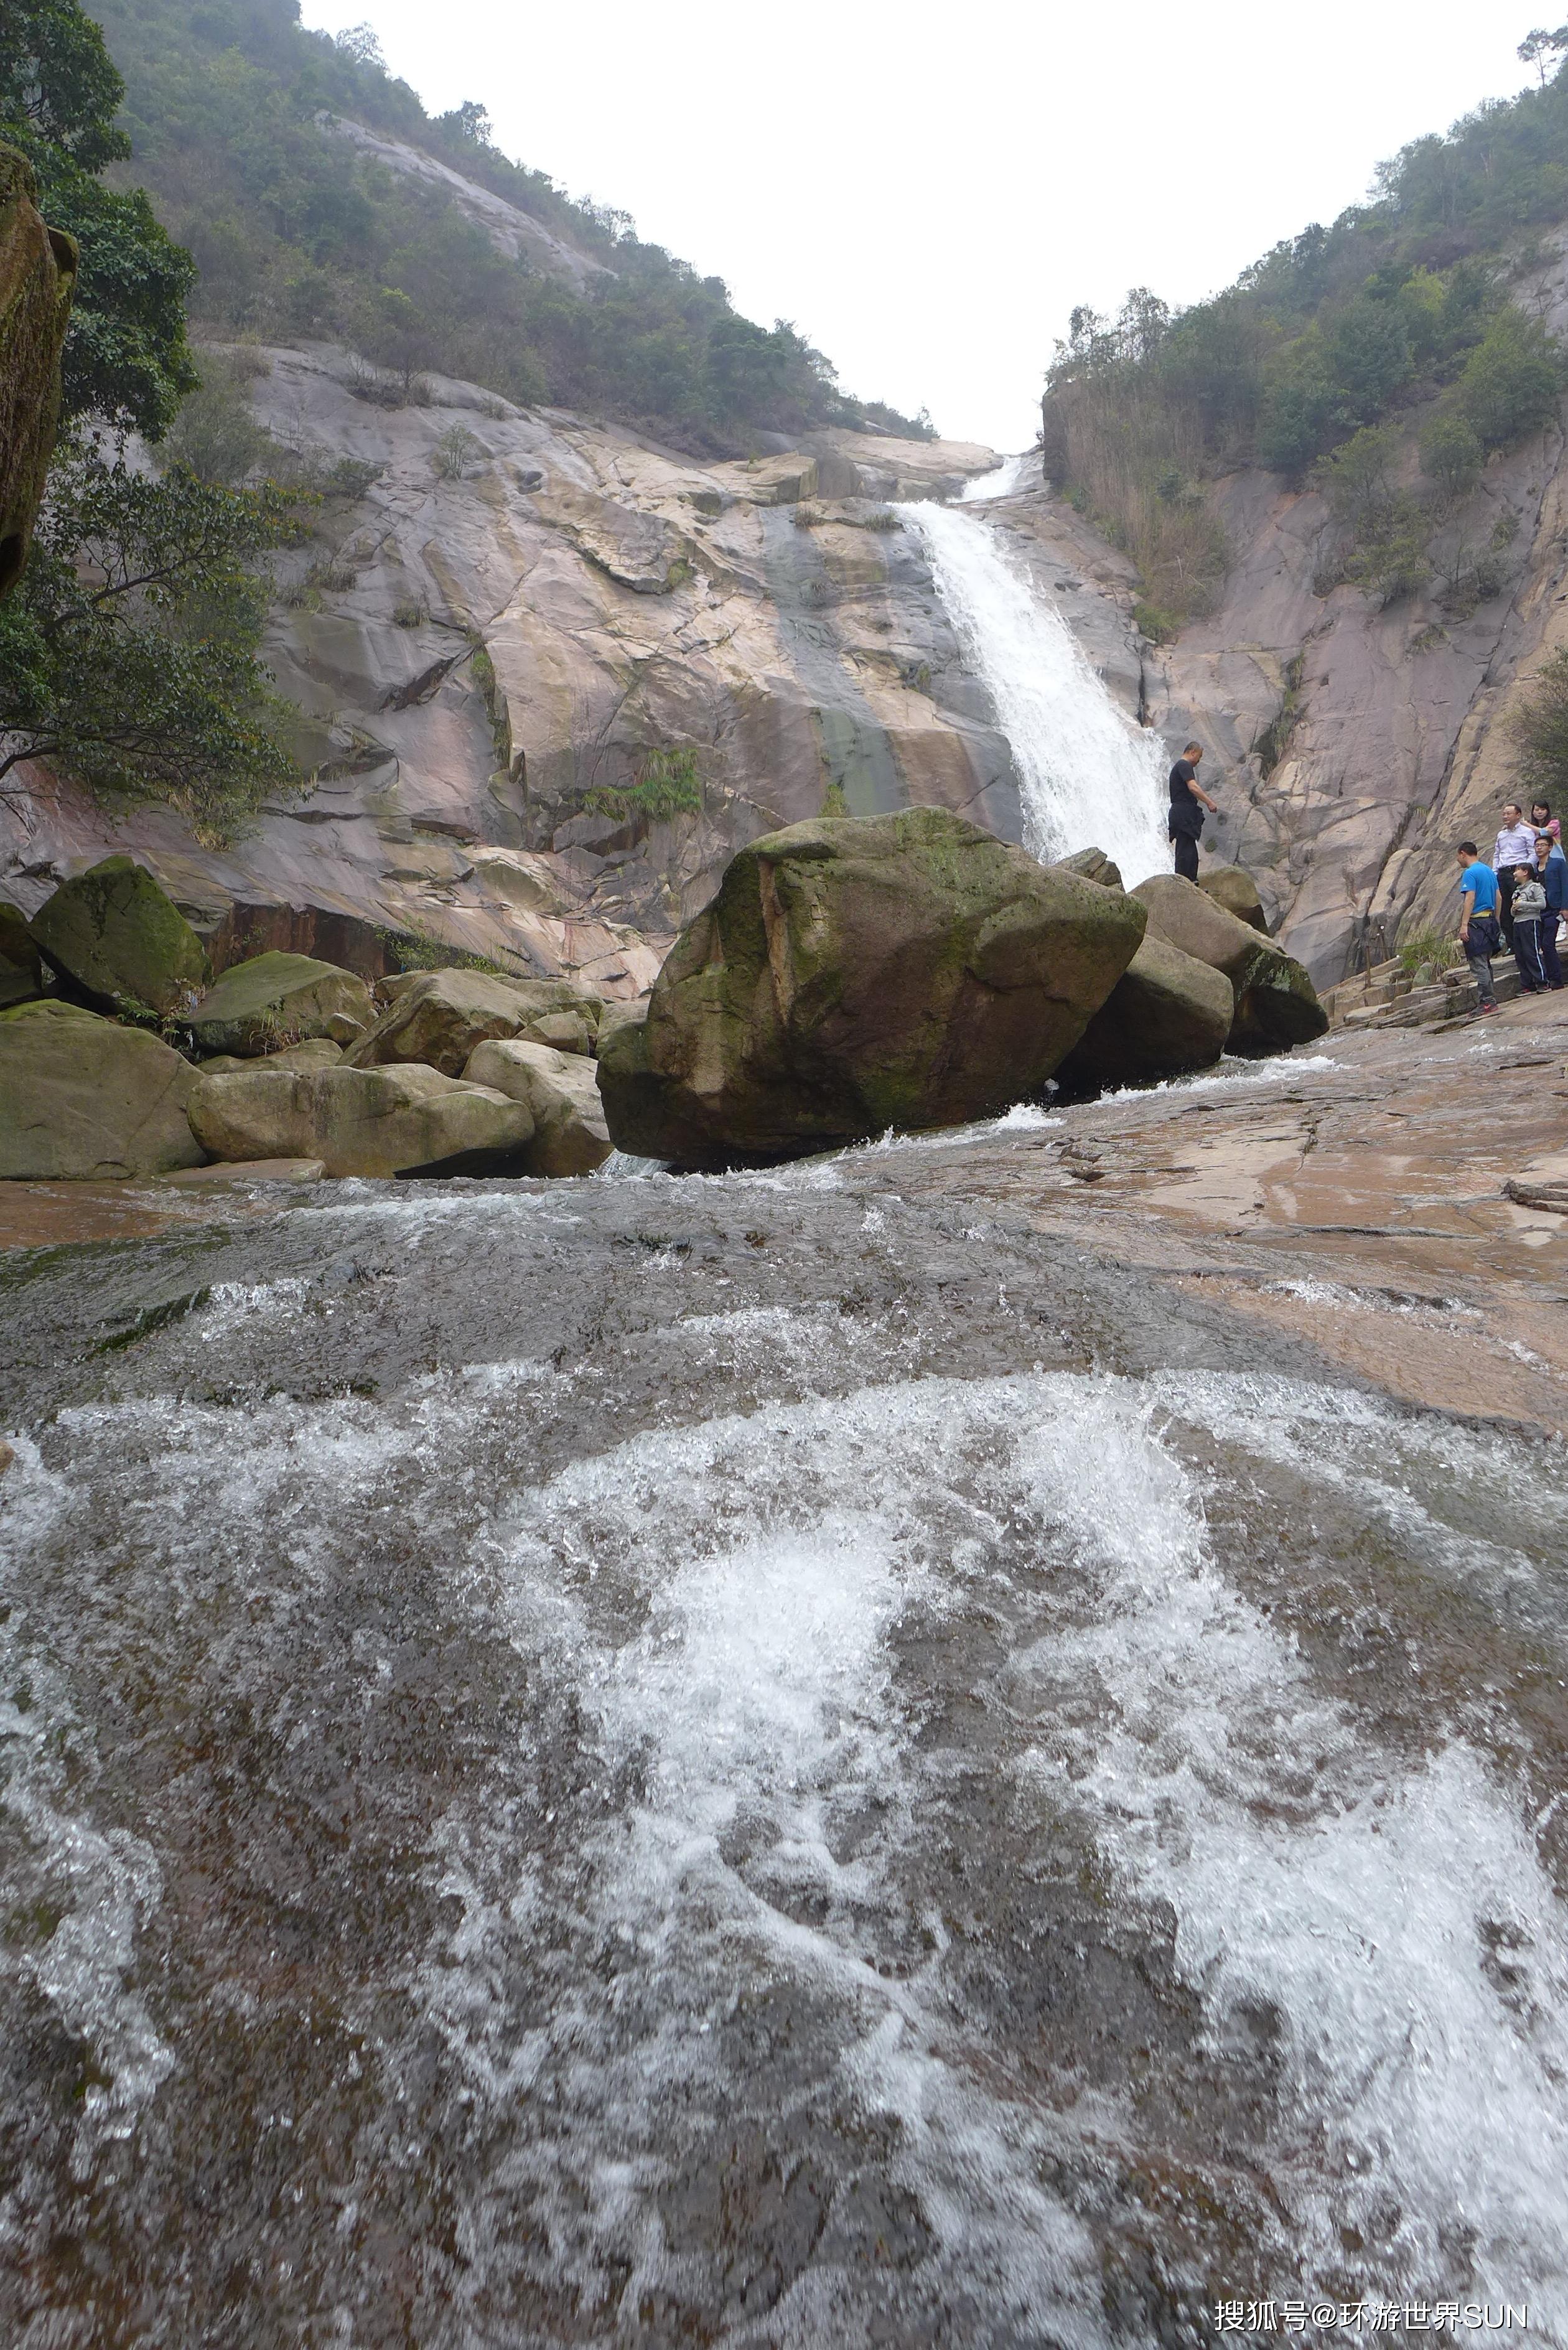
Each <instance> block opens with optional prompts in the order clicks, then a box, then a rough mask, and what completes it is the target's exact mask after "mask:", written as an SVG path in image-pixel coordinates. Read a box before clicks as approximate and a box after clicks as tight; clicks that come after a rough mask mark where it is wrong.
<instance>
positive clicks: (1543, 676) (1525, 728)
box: [1508, 647, 1568, 801]
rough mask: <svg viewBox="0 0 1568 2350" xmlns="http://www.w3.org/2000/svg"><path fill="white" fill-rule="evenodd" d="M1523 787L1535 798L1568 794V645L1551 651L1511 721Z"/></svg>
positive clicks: (1558, 797)
mask: <svg viewBox="0 0 1568 2350" xmlns="http://www.w3.org/2000/svg"><path fill="white" fill-rule="evenodd" d="M1508 731H1509V733H1510V734H1511V736H1512V737H1513V742H1514V747H1515V751H1516V753H1517V754H1518V755H1517V765H1518V770H1519V780H1520V787H1521V791H1523V792H1526V793H1528V794H1529V795H1530V797H1531V798H1532V799H1543V800H1547V801H1560V800H1562V799H1563V796H1564V795H1568V647H1564V648H1563V649H1561V650H1558V651H1557V652H1554V653H1552V654H1550V655H1548V657H1547V659H1546V660H1543V661H1542V664H1541V667H1540V669H1539V670H1538V671H1536V675H1535V680H1534V683H1533V684H1532V688H1531V691H1530V693H1529V696H1528V698H1527V699H1526V701H1525V702H1523V703H1522V704H1521V707H1520V708H1519V709H1518V710H1516V711H1515V712H1513V715H1512V716H1511V718H1510V719H1509V721H1508Z"/></svg>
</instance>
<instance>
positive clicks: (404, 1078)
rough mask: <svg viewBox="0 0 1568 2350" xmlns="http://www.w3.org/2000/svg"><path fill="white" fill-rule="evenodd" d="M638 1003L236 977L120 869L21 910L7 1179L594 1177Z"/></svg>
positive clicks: (503, 981)
mask: <svg viewBox="0 0 1568 2350" xmlns="http://www.w3.org/2000/svg"><path fill="white" fill-rule="evenodd" d="M616 1016H617V1007H614V1006H610V1005H607V1004H606V1003H604V1002H603V1001H602V999H601V998H600V997H598V996H597V995H595V994H592V993H589V992H588V991H587V990H586V989H583V988H580V987H578V986H576V985H575V984H574V983H572V982H570V981H567V980H539V979H514V978H510V977H507V976H505V975H504V974H503V973H501V972H487V971H475V970H457V969H447V970H435V971H416V972H401V973H400V974H398V975H397V976H395V977H392V978H388V979H381V980H378V981H376V982H375V983H369V982H368V981H366V980H365V979H363V978H361V977H360V976H359V975H358V973H356V972H350V971H344V970H340V969H338V968H337V966H336V965H334V964H331V963H326V962H317V961H315V960H314V959H313V958H311V957H309V956H306V955H295V954H280V953H268V954H261V955H256V956H254V957H252V958H251V959H250V960H249V961H248V962H241V963H237V964H234V965H232V966H231V967H230V968H229V969H228V970H226V971H224V972H222V973H221V974H220V975H219V976H218V978H217V979H216V980H214V979H213V976H212V973H211V971H210V969H209V966H208V962H207V956H206V951H205V949H204V948H203V946H202V941H201V939H200V938H199V937H198V936H197V934H196V932H195V931H193V930H192V928H191V925H190V924H189V923H188V922H187V921H186V920H185V918H184V916H183V915H182V913H181V912H180V910H179V909H178V907H176V906H175V905H174V904H173V903H172V901H171V899H169V898H168V897H167V896H166V895H165V893H164V891H163V890H162V889H161V888H160V887H159V885H158V883H157V881H156V880H155V879H153V877H152V875H151V874H150V873H149V872H147V871H146V869H145V868H143V867H141V866H139V865H136V864H133V863H132V861H131V860H130V858H124V857H112V858H106V859H105V860H104V861H103V863H102V864H100V865H98V866H95V867H94V868H92V869H91V870H90V871H89V872H87V873H84V874H81V875H79V876H78V877H76V878H75V879H71V880H68V881H66V882H63V883H62V884H61V886H60V887H59V889H57V891H56V892H55V894H54V896H53V897H52V898H51V899H49V900H48V902H47V904H46V905H45V906H43V907H42V908H41V909H40V910H39V911H38V912H37V914H36V915H35V916H34V918H33V920H32V921H31V922H26V921H24V920H22V918H21V917H20V915H19V914H18V913H17V912H16V909H15V908H5V909H0V1176H8V1177H13V1178H16V1177H31V1178H35V1179H51V1178H54V1179H58V1178H73V1177H75V1178H98V1179H100V1180H103V1179H114V1178H124V1177H130V1176H151V1175H166V1176H182V1177H185V1178H186V1179H187V1180H189V1179H190V1176H191V1175H192V1173H193V1172H194V1170H201V1169H204V1168H210V1169H211V1170H212V1172H213V1173H214V1174H217V1173H225V1172H226V1173H229V1174H243V1173H245V1172H252V1173H256V1174H265V1175H268V1176H290V1175H293V1176H306V1175H378V1176H387V1175H415V1174H421V1175H426V1174H428V1175H456V1174H509V1175H581V1174H587V1173H589V1172H591V1170H593V1169H594V1168H596V1167H597V1166H599V1165H601V1164H602V1163H603V1161H604V1160H605V1159H607V1157H608V1155H609V1151H610V1147H611V1146H610V1140H609V1135H608V1132H607V1128H606V1124H605V1118H604V1112H603V1108H602V1107H601V1104H600V1100H599V1093H598V1087H597V1082H596V1079H595V1066H594V1058H593V1055H595V1053H596V1051H597V1047H598V1045H599V1041H600V1037H601V1035H607V1034H608V1033H609V1031H610V1030H611V1029H612V1028H613V1025H614V1023H615V1019H616Z"/></svg>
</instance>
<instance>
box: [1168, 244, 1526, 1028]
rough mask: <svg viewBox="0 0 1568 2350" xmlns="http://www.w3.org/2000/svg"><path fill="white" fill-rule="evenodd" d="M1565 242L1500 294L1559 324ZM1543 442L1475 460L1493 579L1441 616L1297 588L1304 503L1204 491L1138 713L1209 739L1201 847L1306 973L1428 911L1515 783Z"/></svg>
mask: <svg viewBox="0 0 1568 2350" xmlns="http://www.w3.org/2000/svg"><path fill="white" fill-rule="evenodd" d="M1565 247H1568V230H1560V231H1558V232H1557V233H1556V234H1555V236H1554V237H1553V238H1552V239H1550V240H1547V241H1546V246H1545V250H1546V258H1545V259H1544V261H1543V263H1542V265H1541V266H1540V267H1539V268H1538V269H1536V270H1535V271H1534V272H1533V274H1532V275H1531V276H1528V277H1526V278H1523V279H1522V280H1521V281H1519V282H1518V283H1517V284H1516V285H1515V286H1514V287H1513V289H1512V290H1513V293H1514V296H1515V298H1516V299H1517V300H1519V301H1520V302H1521V306H1522V307H1525V308H1526V309H1527V310H1530V311H1532V312H1534V313H1536V314H1537V315H1540V316H1541V317H1543V318H1544V319H1545V321H1546V323H1547V325H1548V326H1549V327H1551V328H1552V329H1553V330H1554V331H1556V332H1558V333H1562V332H1563V329H1564V328H1565V327H1568V260H1565V258H1564V251H1565ZM1412 421H1413V422H1414V421H1418V420H1412ZM1563 450H1564V442H1563V433H1562V432H1561V431H1560V430H1559V429H1557V428H1556V427H1553V428H1552V430H1551V431H1549V432H1546V433H1545V434H1543V435H1539V436H1536V437H1535V438H1533V439H1532V440H1531V441H1529V442H1525V443H1524V444H1523V445H1522V446H1521V447H1518V448H1516V449H1513V450H1511V451H1507V452H1503V453H1501V455H1499V456H1496V457H1494V458H1493V459H1492V460H1491V462H1490V464H1489V465H1488V466H1487V469H1486V472H1485V473H1484V475H1483V477H1482V481H1481V484H1480V490H1479V491H1478V493H1477V494H1476V495H1475V497H1474V499H1473V500H1472V501H1471V502H1470V506H1469V509H1468V510H1467V514H1466V530H1467V535H1468V536H1469V538H1470V540H1471V541H1472V543H1473V544H1475V545H1476V546H1483V547H1484V546H1491V545H1493V544H1494V543H1495V542H1494V540H1493V533H1494V531H1495V532H1496V533H1497V537H1498V539H1500V540H1501V542H1502V543H1501V546H1499V547H1498V560H1499V567H1500V569H1501V582H1500V585H1499V587H1498V591H1497V593H1496V594H1494V595H1493V596H1491V597H1490V598H1487V599H1486V600H1485V601H1483V602H1481V603H1480V604H1478V605H1477V607H1476V608H1475V610H1474V611H1473V612H1472V613H1471V614H1469V616H1468V617H1462V618H1461V617H1458V616H1456V615H1455V613H1453V612H1452V611H1449V610H1445V609H1444V608H1442V607H1441V606H1440V605H1439V604H1438V602H1437V601H1436V600H1435V599H1434V598H1432V597H1431V596H1428V595H1422V596H1417V597H1414V598H1409V599H1407V600H1405V601H1402V602H1399V603H1397V604H1395V605H1393V606H1391V607H1389V608H1387V609H1386V610H1382V611H1379V610H1377V609H1376V608H1374V606H1373V605H1372V603H1371V602H1370V601H1369V599H1368V598H1367V597H1366V595H1365V594H1364V593H1362V592H1361V591H1360V590H1359V589H1357V588H1355V587H1335V588H1334V589H1333V591H1332V592H1331V593H1329V594H1327V595H1320V594H1318V593H1317V592H1316V590H1315V588H1314V577H1317V576H1318V575H1319V574H1320V572H1321V570H1322V568H1323V567H1324V562H1325V559H1326V557H1327V556H1328V555H1329V553H1330V551H1331V543H1332V529H1331V523H1332V517H1331V516H1330V514H1329V511H1328V508H1327V506H1326V504H1325V503H1324V500H1323V499H1322V498H1321V497H1319V496H1317V495H1316V494H1312V493H1302V494H1291V493H1289V492H1288V491H1286V490H1284V489H1283V488H1282V484H1281V483H1280V481H1279V479H1278V477H1277V476H1274V475H1271V474H1264V473H1255V472H1254V473H1238V474H1235V475H1233V476H1231V478H1230V479H1229V480H1228V481H1226V482H1224V483H1222V484H1220V492H1219V497H1220V513H1221V515H1222V517H1223V519H1224V522H1225V525H1226V527H1227V530H1228V531H1229V533H1230V536H1231V546H1232V550H1233V554H1234V558H1235V559H1234V564H1233V567H1232V569H1231V575H1230V578H1229V581H1228V583H1227V587H1226V591H1225V596H1224V600H1223V602H1222V603H1221V604H1220V608H1219V609H1218V610H1217V611H1216V612H1215V613H1214V614H1213V616H1212V617H1211V618H1210V619H1204V620H1201V621H1198V622H1194V623H1193V624H1192V625H1191V626H1189V628H1188V629H1185V630H1184V631H1183V632H1182V634H1181V636H1180V637H1179V639H1177V641H1176V642H1175V643H1174V644H1172V645H1170V646H1168V647H1166V648H1163V649H1160V650H1156V649H1154V648H1152V647H1151V648H1148V649H1147V650H1146V654H1145V660H1144V692H1145V704H1146V712H1147V716H1148V718H1149V720H1150V721H1151V723H1154V724H1156V725H1158V726H1159V727H1160V728H1161V729H1162V730H1163V731H1165V732H1166V733H1168V734H1171V735H1181V734H1184V733H1187V732H1188V731H1190V732H1191V733H1194V734H1196V735H1198V736H1199V737H1201V738H1202V740H1203V741H1204V742H1205V743H1208V744H1209V745H1210V746H1211V751H1212V754H1213V757H1214V764H1216V765H1218V766H1219V767H1220V770H1221V775H1222V777H1223V780H1224V787H1223V789H1222V790H1221V792H1220V795H1219V796H1220V800H1221V805H1222V807H1223V808H1224V811H1225V816H1226V819H1227V821H1226V823H1225V824H1224V825H1223V826H1222V827H1220V829H1219V837H1218V840H1217V841H1216V842H1215V846H1216V847H1217V848H1218V850H1219V853H1220V854H1221V855H1222V856H1224V857H1227V858H1236V859H1238V860H1239V861H1240V862H1241V863H1243V864H1245V865H1248V866H1250V867H1251V869H1252V870H1253V871H1254V872H1255V873H1256V874H1257V876H1258V879H1259V882H1260V885H1261V886H1262V890H1263V894H1264V898H1265V901H1266V902H1267V904H1268V907H1269V910H1270V912H1271V914H1272V916H1273V917H1274V918H1275V919H1276V920H1278V921H1279V922H1280V923H1281V925H1282V931H1283V936H1284V940H1285V943H1286V944H1287V945H1288V946H1289V947H1290V949H1291V951H1292V952H1293V954H1296V955H1298V956H1300V958H1301V959H1302V961H1303V962H1305V963H1306V964H1307V966H1308V968H1309V969H1310V970H1311V971H1312V972H1313V974H1314V978H1315V979H1316V980H1317V981H1318V982H1319V983H1320V984H1323V983H1328V982H1332V981H1334V980H1336V979H1338V978H1341V977H1343V976H1344V975H1345V972H1346V970H1347V969H1348V968H1349V967H1350V966H1351V964H1352V963H1353V962H1359V959H1360V955H1361V952H1362V951H1363V946H1364V943H1366V942H1367V941H1366V932H1367V927H1368V924H1370V925H1371V926H1372V932H1371V940H1370V943H1371V945H1372V948H1373V951H1374V954H1375V956H1376V954H1377V953H1379V952H1381V951H1382V950H1383V948H1384V946H1385V945H1387V946H1388V947H1390V948H1391V946H1392V942H1393V940H1394V936H1395V932H1396V931H1397V927H1398V925H1399V923H1400V921H1401V920H1406V919H1411V920H1415V921H1417V922H1426V921H1431V920H1443V921H1446V920H1449V918H1450V917H1451V915H1452V911H1453V902H1454V901H1453V886H1452V885H1453V870H1454V863H1453V848H1454V845H1455V843H1456V842H1458V841H1459V839H1461V838H1464V837H1474V838H1475V839H1477V840H1479V841H1482V842H1487V841H1490V838H1491V837H1492V835H1493V834H1494V833H1495V831H1496V829H1497V824H1498V809H1499V806H1500V805H1501V802H1502V801H1503V800H1504V799H1505V798H1509V797H1511V796H1512V795H1514V794H1515V793H1516V792H1517V791H1518V789H1519V785H1518V783H1517V781H1516V779H1515V776H1514V774H1513V764H1512V755H1511V746H1510V740H1509V735H1508V730H1507V725H1506V721H1507V718H1508V716H1509V714H1510V712H1511V710H1512V709H1513V708H1514V707H1515V706H1516V705H1517V703H1518V701H1519V699H1520V697H1521V694H1522V693H1523V692H1524V691H1527V689H1528V686H1529V682H1530V680H1531V678H1532V676H1533V674H1534V672H1535V671H1536V670H1537V669H1538V668H1539V665H1540V662H1541V660H1542V658H1543V657H1544V655H1545V654H1546V653H1548V652H1550V651H1551V650H1553V648H1554V647H1555V646H1556V645H1558V644H1560V643H1562V642H1564V641H1568V579H1565V577H1564V573H1565V567H1568V473H1565V471H1564V466H1563ZM1414 471H1415V468H1414V455H1413V452H1411V459H1410V473H1411V476H1412V478H1414ZM1214 832H1215V828H1214V827H1212V826H1211V827H1210V837H1211V839H1212V838H1213V837H1214Z"/></svg>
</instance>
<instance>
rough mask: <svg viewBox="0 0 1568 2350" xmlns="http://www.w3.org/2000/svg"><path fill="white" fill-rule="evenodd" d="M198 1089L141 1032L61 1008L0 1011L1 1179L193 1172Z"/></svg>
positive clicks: (46, 1005)
mask: <svg viewBox="0 0 1568 2350" xmlns="http://www.w3.org/2000/svg"><path fill="white" fill-rule="evenodd" d="M196 1084H197V1077H196V1072H195V1071H194V1069H192V1066H191V1065H190V1063H189V1062H188V1061H184V1060H182V1059H181V1057H180V1055H179V1054H178V1053H176V1052H173V1051H171V1048H170V1047H169V1045H165V1044H164V1043H162V1042H161V1039H160V1038H159V1037H157V1036H150V1035H148V1034H147V1032H146V1030H145V1029H141V1028H122V1027H120V1026H119V1024H118V1023H117V1022H115V1021H112V1020H104V1019H101V1018H100V1017H99V1014H97V1013H96V1012H87V1011H84V1010H83V1009H82V1008H81V1007H80V1006H79V1005H78V1004H74V1003H59V1002H57V1001H55V1000H45V1001H43V1002H40V1003H21V1004H17V1005H16V1006H15V1007H14V1008H13V1009H12V1010H10V1011H8V1012H0V1177H4V1178H9V1179H16V1178H18V1177H20V1178H22V1179H24V1180H26V1179H31V1180H35V1181H47V1180H59V1179H69V1180H85V1181H99V1182H102V1181H107V1180H114V1179H118V1178H121V1177H125V1176H131V1175H161V1174H164V1173H166V1172H167V1171H168V1170H169V1169H171V1168H173V1167H193V1166H196V1165H197V1164H198V1163H199V1162H200V1160H201V1159H202V1148H201V1146H200V1144H199V1143H198V1142H197V1141H196V1139H195V1138H194V1136H193V1135H192V1131H191V1127H190V1123H189V1120H188V1118H187V1117H186V1105H187V1103H188V1102H189V1101H190V1098H191V1096H192V1093H193V1091H194V1090H195V1087H196Z"/></svg>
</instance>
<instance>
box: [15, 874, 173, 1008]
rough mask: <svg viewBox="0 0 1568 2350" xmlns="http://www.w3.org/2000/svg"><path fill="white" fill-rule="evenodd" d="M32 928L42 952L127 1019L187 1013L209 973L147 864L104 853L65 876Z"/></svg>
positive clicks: (64, 975) (64, 973)
mask: <svg viewBox="0 0 1568 2350" xmlns="http://www.w3.org/2000/svg"><path fill="white" fill-rule="evenodd" d="M31 928H32V932H33V936H34V938H35V939H36V941H37V942H38V945H39V947H40V948H41V949H42V951H43V954H44V959H45V961H46V962H48V963H49V964H50V965H51V966H52V967H53V969H54V970H56V971H57V972H59V973H60V975H61V977H62V978H63V979H64V980H66V981H67V983H69V984H70V985H71V986H73V987H76V988H78V989H79V990H80V992H81V993H83V994H84V995H86V996H87V997H88V999H89V1000H90V1002H91V1003H94V1004H95V1005H97V1006H99V1007H100V1008H101V1009H103V1010H105V1011H109V1012H114V1013H118V1014H119V1015H120V1016H121V1017H122V1018H126V1019H141V1018H146V1017H148V1016H149V1015H152V1016H156V1017H160V1018H163V1017H167V1016H168V1015H169V1014H173V1013H181V1012H188V1011H190V1010H191V1009H192V1006H193V1005H194V1003H195V1001H196V998H197V996H198V995H199V993H201V991H202V988H203V987H204V986H205V985H206V983H207V980H208V977H209V975H210V974H209V969H208V963H207V952H206V949H205V948H204V947H203V946H202V941H201V940H200V939H199V938H198V937H197V936H196V933H195V931H193V930H192V928H191V925H190V923H189V922H188V921H187V920H185V917H184V915H183V914H182V912H181V911H180V909H179V907H178V906H176V905H175V903H174V901H173V899H171V898H170V897H169V896H168V895H167V893H166V892H165V891H164V890H162V889H160V888H159V886H158V883H157V882H156V881H155V880H154V879H153V878H152V876H151V873H149V872H148V870H147V868H146V867H145V866H144V865H138V864H136V863H134V862H133V861H132V859H131V858H129V857H106V858H104V859H103V860H102V862H101V863H100V864H98V865H95V866H93V867H92V868H91V869H90V870H89V871H88V872H86V873H78V874H77V875H75V876H74V878H73V879H70V880H69V881H62V882H61V884H60V886H59V888H58V889H57V890H56V891H55V894H54V896H53V897H52V898H51V899H48V901H47V903H46V904H45V905H43V906H41V907H40V908H39V909H38V911H37V912H36V914H35V915H34V917H33V920H32V925H31Z"/></svg>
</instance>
